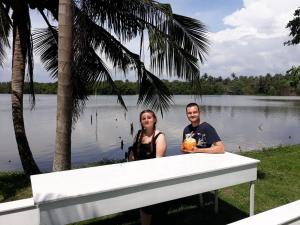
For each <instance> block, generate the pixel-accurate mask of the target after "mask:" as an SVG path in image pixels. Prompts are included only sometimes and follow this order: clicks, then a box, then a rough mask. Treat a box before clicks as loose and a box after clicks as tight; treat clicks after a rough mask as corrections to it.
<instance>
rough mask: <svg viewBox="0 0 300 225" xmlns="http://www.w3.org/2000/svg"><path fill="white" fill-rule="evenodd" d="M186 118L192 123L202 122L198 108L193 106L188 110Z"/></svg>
mask: <svg viewBox="0 0 300 225" xmlns="http://www.w3.org/2000/svg"><path fill="white" fill-rule="evenodd" d="M186 116H187V118H188V119H189V121H190V122H191V123H194V122H198V121H199V120H200V112H199V110H198V107H197V106H191V107H188V108H187V109H186Z"/></svg>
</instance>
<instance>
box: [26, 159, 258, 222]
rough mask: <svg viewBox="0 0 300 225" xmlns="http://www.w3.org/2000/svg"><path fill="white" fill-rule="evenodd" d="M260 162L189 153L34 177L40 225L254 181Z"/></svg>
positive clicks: (92, 216)
mask: <svg viewBox="0 0 300 225" xmlns="http://www.w3.org/2000/svg"><path fill="white" fill-rule="evenodd" d="M258 162H259V161H258V160H255V159H251V158H247V157H243V156H240V155H236V154H232V153H225V154H202V153H199V154H185V155H177V156H170V157H164V158H157V159H150V160H143V161H135V162H129V163H121V164H113V165H106V166H99V167H91V168H83V169H76V170H69V171H62V172H55V173H48V174H41V175H34V176H31V184H32V192H33V199H34V202H35V204H36V205H37V206H38V208H39V209H40V218H41V224H43V225H46V224H56V225H59V224H67V223H71V222H76V221H81V220H86V219H90V218H95V217H99V216H104V215H108V214H113V213H117V212H121V211H126V210H130V209H134V208H139V207H142V206H147V205H152V204H156V203H160V202H165V201H169V200H173V199H178V198H182V197H186V196H190V195H194V194H199V193H203V192H207V191H212V190H217V189H220V188H224V187H228V186H232V185H236V184H240V183H245V182H250V215H253V214H254V181H255V180H256V178H257V164H258Z"/></svg>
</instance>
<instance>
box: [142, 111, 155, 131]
mask: <svg viewBox="0 0 300 225" xmlns="http://www.w3.org/2000/svg"><path fill="white" fill-rule="evenodd" d="M155 123H156V119H155V118H154V116H153V115H152V113H150V112H145V113H143V114H142V116H141V124H142V127H143V128H144V129H153V128H154V124H155Z"/></svg>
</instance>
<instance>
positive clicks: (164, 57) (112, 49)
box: [34, 0, 208, 169]
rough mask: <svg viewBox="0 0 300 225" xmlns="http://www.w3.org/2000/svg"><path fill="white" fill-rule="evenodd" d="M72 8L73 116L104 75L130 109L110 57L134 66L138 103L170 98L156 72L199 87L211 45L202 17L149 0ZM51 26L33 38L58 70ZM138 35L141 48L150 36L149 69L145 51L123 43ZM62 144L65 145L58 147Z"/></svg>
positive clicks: (161, 104)
mask: <svg viewBox="0 0 300 225" xmlns="http://www.w3.org/2000/svg"><path fill="white" fill-rule="evenodd" d="M74 11H75V13H74V21H73V23H74V34H75V35H74V39H73V52H74V57H73V66H72V82H73V107H74V108H73V118H75V119H76V118H77V116H78V115H79V114H78V112H80V110H81V109H82V106H84V101H85V100H86V99H87V87H89V86H90V85H95V84H99V83H100V82H102V81H107V82H109V83H110V84H111V85H112V87H113V89H114V90H115V92H116V94H117V95H118V100H119V102H120V103H121V104H122V105H123V106H124V108H125V109H126V106H125V103H124V101H123V99H122V97H121V96H120V94H119V91H118V89H117V88H116V86H115V84H114V82H113V79H112V77H111V74H110V71H109V69H108V66H107V65H106V62H110V64H112V66H113V67H114V68H117V69H120V70H122V71H123V72H124V74H125V76H126V73H127V72H128V71H129V70H134V71H136V74H137V81H138V84H139V97H138V102H137V103H138V104H143V105H144V106H146V107H150V108H153V109H154V110H160V111H161V113H163V112H164V111H166V110H167V109H168V107H169V106H170V104H171V103H172V95H171V93H170V92H169V91H168V89H167V87H166V86H165V85H164V84H163V82H161V80H160V79H159V78H158V76H157V75H155V74H167V75H169V76H176V77H178V78H181V79H186V80H189V81H191V83H192V84H193V86H192V87H193V88H197V85H198V84H199V76H200V72H199V62H203V60H204V58H205V54H206V53H207V46H208V40H207V38H206V29H205V26H204V25H203V24H202V23H201V22H200V21H197V20H195V19H192V18H188V17H185V16H180V15H177V14H173V12H172V9H171V6H170V5H168V4H160V3H158V2H156V1H150V0H147V1H145V0H85V1H76V3H75V4H74ZM53 30H55V29H45V30H39V31H38V32H39V34H36V35H35V37H34V39H35V42H36V48H37V51H38V53H40V55H41V60H42V61H43V62H44V64H45V66H46V69H47V70H49V71H50V72H51V73H52V75H53V76H57V55H55V51H56V50H55V47H54V46H55V40H56V38H55V35H54V36H53V34H54V33H55V32H53ZM136 37H140V39H141V41H140V46H141V49H142V46H143V44H144V39H145V38H148V41H149V52H150V61H151V65H150V69H147V68H146V66H145V64H144V62H143V61H142V60H141V57H140V56H141V53H140V55H138V54H135V53H133V52H131V51H130V50H129V49H128V48H126V47H125V44H124V43H126V42H127V41H130V40H132V39H134V38H136ZM64 93H65V94H66V91H65V92H64ZM59 104H62V103H58V108H59V107H61V106H59ZM64 104H66V103H64ZM67 104H69V101H68V103H67ZM68 106H70V105H68ZM70 107H71V106H70ZM58 116H66V118H65V119H66V120H70V118H68V119H67V117H70V114H68V115H61V114H60V115H58ZM65 119H63V120H65ZM58 120H59V119H58ZM70 132H71V131H70ZM65 138H71V135H70V134H69V135H68V136H61V135H57V138H56V148H57V149H56V151H55V154H56V155H57V156H56V155H55V157H54V158H57V157H60V156H62V155H68V157H70V155H69V152H70V150H69V148H70V145H69V144H66V145H64V144H63V143H61V144H59V143H58V142H66V143H70V141H67V140H65ZM60 145H64V146H65V147H64V148H59V150H58V146H60ZM65 160H69V159H65ZM54 163H55V160H54ZM64 163H65V164H68V163H66V162H64ZM61 164H63V163H62V162H61ZM58 167H60V166H56V165H55V166H54V168H58ZM64 169H66V168H65V167H64Z"/></svg>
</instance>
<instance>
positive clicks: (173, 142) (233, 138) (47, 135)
mask: <svg viewBox="0 0 300 225" xmlns="http://www.w3.org/2000/svg"><path fill="white" fill-rule="evenodd" d="M124 99H125V102H126V104H127V107H128V111H127V112H125V111H124V110H123V108H122V107H121V106H119V105H118V103H117V99H116V98H115V97H114V96H97V97H96V98H95V97H92V99H91V100H90V101H89V102H88V103H87V108H86V110H85V112H84V113H83V114H82V116H81V117H80V119H79V120H78V122H77V124H76V126H75V129H74V130H73V134H72V162H73V163H74V164H80V163H87V162H91V161H97V160H101V159H104V158H107V159H112V158H123V157H124V150H126V149H127V148H128V147H129V146H130V145H131V144H132V142H133V137H134V135H135V132H137V130H138V129H139V127H140V124H139V112H140V111H141V110H142V109H141V108H138V107H137V106H136V100H137V97H136V96H125V97H124ZM174 100H175V105H174V106H172V107H171V108H170V110H169V112H167V113H166V114H165V116H164V118H162V117H161V116H160V115H159V114H158V124H157V126H158V129H160V130H161V131H163V132H164V133H165V135H166V138H167V142H168V155H174V154H180V152H179V145H180V141H181V137H182V129H183V128H184V127H185V126H186V125H187V124H188V121H187V119H186V116H185V106H186V104H187V103H188V102H191V101H194V100H195V99H194V98H193V97H190V96H175V99H174ZM196 101H197V102H198V103H199V104H200V105H201V111H202V118H203V120H205V121H207V122H209V123H211V124H212V125H213V126H214V127H215V128H216V129H217V131H218V133H219V134H220V136H221V138H222V139H223V141H224V142H225V146H226V150H227V151H232V152H238V151H248V150H252V149H261V148H263V147H268V146H276V145H280V144H295V143H300V137H299V135H296V134H298V133H299V132H300V126H299V123H300V98H299V97H259V96H202V98H201V99H199V98H198V99H197V100H196ZM24 108H25V110H24V114H25V115H24V116H25V127H26V130H27V136H28V139H29V143H30V146H31V148H32V151H33V154H34V156H35V158H36V159H37V161H38V164H39V166H40V167H41V168H42V169H43V170H48V169H50V168H51V164H52V157H53V152H54V142H55V124H56V118H55V116H56V96H51V95H50V96H47V95H38V96H37V106H36V110H34V111H29V108H28V107H27V106H25V107H24ZM0 124H1V126H0V141H1V152H0V154H1V157H0V170H12V169H20V168H21V164H20V162H19V158H18V153H17V147H16V143H15V140H14V133H13V129H12V121H11V110H10V96H9V95H0ZM4 140H5V141H4Z"/></svg>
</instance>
